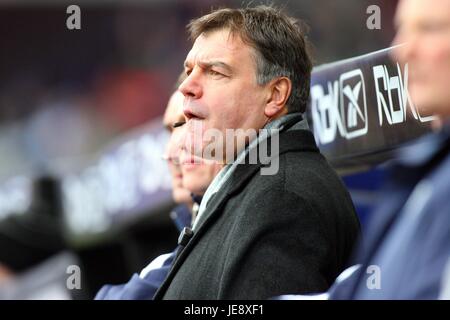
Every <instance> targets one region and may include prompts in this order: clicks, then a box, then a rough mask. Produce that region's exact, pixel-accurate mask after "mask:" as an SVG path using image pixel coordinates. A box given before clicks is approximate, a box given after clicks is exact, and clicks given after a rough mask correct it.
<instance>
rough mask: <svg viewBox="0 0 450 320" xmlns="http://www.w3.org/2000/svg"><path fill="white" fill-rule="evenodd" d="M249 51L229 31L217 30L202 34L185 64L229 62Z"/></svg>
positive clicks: (237, 37)
mask: <svg viewBox="0 0 450 320" xmlns="http://www.w3.org/2000/svg"><path fill="white" fill-rule="evenodd" d="M248 50H249V48H248V46H247V45H245V44H244V43H243V42H242V40H241V39H240V37H239V36H236V35H233V34H231V33H230V31H229V30H226V29H223V30H217V31H211V32H208V33H202V34H201V35H200V36H199V37H198V38H197V39H196V40H195V42H194V45H193V46H192V49H191V50H190V51H189V53H188V55H187V57H186V62H187V63H189V64H195V63H197V61H202V62H209V61H224V62H226V61H230V60H232V58H233V57H235V56H237V55H239V56H241V55H243V54H245V53H247V51H248Z"/></svg>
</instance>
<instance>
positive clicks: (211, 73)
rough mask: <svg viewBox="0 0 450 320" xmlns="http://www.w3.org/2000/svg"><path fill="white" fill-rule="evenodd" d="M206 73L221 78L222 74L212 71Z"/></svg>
mask: <svg viewBox="0 0 450 320" xmlns="http://www.w3.org/2000/svg"><path fill="white" fill-rule="evenodd" d="M208 72H209V74H210V75H212V76H223V74H221V73H220V72H217V71H214V70H211V69H209V71H208Z"/></svg>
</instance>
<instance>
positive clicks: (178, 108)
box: [95, 75, 221, 300]
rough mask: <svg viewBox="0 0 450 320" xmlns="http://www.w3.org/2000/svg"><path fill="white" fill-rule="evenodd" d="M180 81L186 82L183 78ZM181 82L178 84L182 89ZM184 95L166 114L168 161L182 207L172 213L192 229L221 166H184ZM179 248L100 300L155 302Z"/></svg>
mask: <svg viewBox="0 0 450 320" xmlns="http://www.w3.org/2000/svg"><path fill="white" fill-rule="evenodd" d="M180 79H181V80H182V79H184V76H183V75H182V76H181V77H180ZM178 85H179V83H178V84H177V85H176V87H178ZM183 99H184V97H183V95H182V94H181V93H180V92H179V91H175V92H174V93H173V94H172V96H171V98H170V100H169V103H168V105H167V108H166V112H165V114H164V119H163V122H164V126H165V127H166V129H167V130H168V131H169V132H170V138H169V141H168V144H167V149H166V154H165V155H164V157H165V159H166V160H167V162H168V166H169V171H170V174H171V176H172V197H173V199H174V202H175V203H177V204H178V206H177V207H176V208H175V209H174V210H173V211H172V212H171V218H172V219H173V220H174V222H175V224H176V226H177V228H178V229H179V230H180V231H181V230H182V229H183V228H185V227H188V226H191V221H192V215H193V214H194V215H195V212H196V210H197V208H198V206H199V204H200V201H201V196H202V195H203V192H204V190H206V188H207V187H208V185H209V184H210V183H211V181H212V180H213V178H214V177H215V175H216V174H217V172H218V171H219V170H220V168H221V165H219V164H217V163H215V162H213V161H198V162H196V163H195V164H190V163H187V162H186V161H185V162H184V163H183V162H182V160H181V159H180V152H181V143H182V141H183V140H184V134H185V130H184V128H183V126H184V124H185V123H186V120H185V117H184V114H183ZM177 251H178V248H176V249H175V250H174V251H173V252H172V253H168V254H164V255H161V256H159V257H158V258H156V259H155V260H153V261H152V262H151V263H150V264H149V265H148V266H147V267H146V268H144V269H143V270H142V271H141V273H140V274H139V275H137V274H134V275H133V276H132V278H131V279H130V281H129V282H128V283H126V284H122V285H115V286H113V285H105V286H104V287H102V288H101V289H100V291H99V292H98V293H97V295H96V297H95V299H96V300H111V299H113V300H118V299H124V300H125V299H126V300H137V299H152V298H153V295H154V294H155V292H156V290H157V289H158V288H159V286H160V285H161V283H162V282H163V281H164V279H165V277H166V275H167V273H168V272H169V270H170V268H171V266H172V263H173V261H174V259H175V258H176V255H177Z"/></svg>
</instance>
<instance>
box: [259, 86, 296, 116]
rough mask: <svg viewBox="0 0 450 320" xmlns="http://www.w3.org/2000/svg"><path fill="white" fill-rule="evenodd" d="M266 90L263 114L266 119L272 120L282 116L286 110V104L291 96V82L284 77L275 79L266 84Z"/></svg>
mask: <svg viewBox="0 0 450 320" xmlns="http://www.w3.org/2000/svg"><path fill="white" fill-rule="evenodd" d="M268 89H269V92H268V97H267V101H266V107H265V108H264V114H265V115H266V117H268V118H273V117H276V116H278V115H280V114H282V113H283V111H285V109H286V108H287V107H286V102H287V100H288V99H289V97H290V95H291V91H292V82H291V80H289V78H286V77H280V78H276V79H273V80H272V81H271V82H270V83H269V84H268Z"/></svg>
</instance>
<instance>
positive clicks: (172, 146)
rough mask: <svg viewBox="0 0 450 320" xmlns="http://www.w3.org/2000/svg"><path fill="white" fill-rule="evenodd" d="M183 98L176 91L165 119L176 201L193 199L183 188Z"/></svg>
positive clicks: (181, 201) (168, 106) (182, 201)
mask: <svg viewBox="0 0 450 320" xmlns="http://www.w3.org/2000/svg"><path fill="white" fill-rule="evenodd" d="M183 99H184V97H183V95H182V94H181V93H180V92H178V91H177V92H175V93H174V94H173V95H172V97H171V98H170V100H169V103H168V104H167V108H166V112H165V114H164V119H163V123H164V126H165V127H166V128H167V130H169V132H170V138H169V141H168V143H167V147H166V157H167V159H168V165H169V170H170V174H171V176H172V196H173V200H174V201H175V202H176V203H189V202H190V201H191V197H190V192H189V191H188V190H187V189H185V188H183V175H182V172H181V166H180V160H179V153H180V147H181V143H182V139H183V129H182V126H180V125H181V124H182V123H184V122H185V119H184V115H183Z"/></svg>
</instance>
